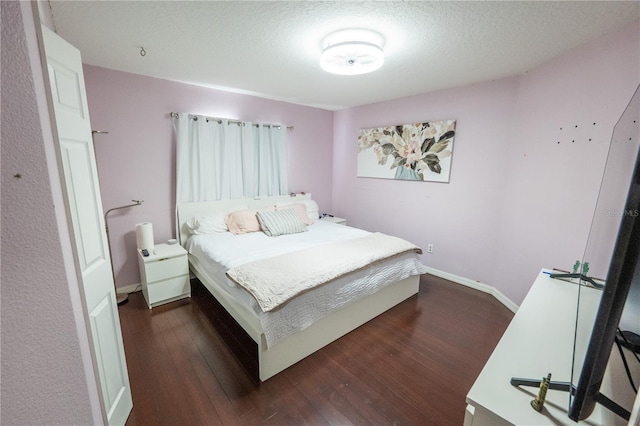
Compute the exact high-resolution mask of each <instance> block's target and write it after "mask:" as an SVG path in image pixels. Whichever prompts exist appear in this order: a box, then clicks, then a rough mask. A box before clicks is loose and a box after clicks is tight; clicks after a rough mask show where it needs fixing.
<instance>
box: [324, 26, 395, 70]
mask: <svg viewBox="0 0 640 426" xmlns="http://www.w3.org/2000/svg"><path fill="white" fill-rule="evenodd" d="M383 45H384V39H383V38H382V36H381V35H380V34H378V33H376V32H373V31H369V30H340V31H336V32H334V33H331V34H329V35H328V36H327V37H325V38H324V39H323V40H322V55H320V67H321V68H322V69H323V70H325V71H327V72H330V73H332V74H339V75H358V74H366V73H368V72H372V71H375V70H377V69H378V68H380V67H381V66H382V64H384V53H383V51H382V46H383Z"/></svg>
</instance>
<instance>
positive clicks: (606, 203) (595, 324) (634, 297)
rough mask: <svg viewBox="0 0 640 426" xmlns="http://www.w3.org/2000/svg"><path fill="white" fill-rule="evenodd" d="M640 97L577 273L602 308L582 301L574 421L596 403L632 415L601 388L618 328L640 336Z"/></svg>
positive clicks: (609, 170) (608, 170) (613, 150)
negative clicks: (598, 298) (601, 284)
mask: <svg viewBox="0 0 640 426" xmlns="http://www.w3.org/2000/svg"><path fill="white" fill-rule="evenodd" d="M639 92H640V88H639V89H638V90H636V92H635V94H634V96H633V97H632V100H631V102H630V103H629V105H628V106H627V108H626V110H625V112H624V113H623V115H622V116H621V118H620V120H619V121H618V123H617V124H616V126H615V128H614V131H613V136H612V140H611V144H610V147H609V153H608V157H607V162H606V166H605V169H604V174H603V178H602V183H601V187H600V192H599V195H598V201H597V204H596V208H595V213H594V217H593V221H592V224H591V229H590V232H589V237H588V240H587V245H586V248H585V252H584V256H583V258H582V260H581V262H580V263H581V264H580V265H579V267H578V268H579V271H580V272H581V273H582V274H583V275H584V276H585V278H586V277H588V278H591V279H588V280H580V284H581V285H579V286H577V288H578V294H579V295H578V297H579V298H586V297H587V296H588V297H591V296H592V295H593V293H594V292H597V293H598V295H599V297H600V302H599V304H598V305H597V306H598V308H597V309H593V305H589V304H588V303H580V299H579V301H578V311H577V313H576V336H575V342H574V357H573V371H572V378H571V385H572V388H573V391H572V392H571V398H570V407H569V417H570V418H571V419H573V420H575V421H578V420H583V419H586V418H587V417H589V415H590V414H591V413H592V411H593V409H594V407H595V405H596V404H597V403H600V404H602V405H604V406H605V407H607V408H608V409H609V410H611V411H613V412H615V413H616V414H617V415H618V416H621V417H623V418H625V417H628V415H629V413H628V409H627V408H624V407H623V406H629V402H628V401H615V400H614V398H613V397H614V395H607V393H608V392H609V389H607V388H606V386H603V378H604V377H605V371H606V369H607V365H608V362H609V360H610V356H611V351H612V349H614V346H613V345H614V342H615V336H616V332H617V330H618V328H620V329H622V330H624V331H629V332H632V333H635V334H640V261H639V258H640V151H639V146H640V138H639V131H638V129H639V123H638V120H639V117H640V93H639ZM594 282H596V283H604V287H600V286H597V288H595V289H594V288H593V285H592V284H593V283H594ZM581 330H582V331H581ZM634 361H635V360H634ZM625 379H626V378H625ZM625 385H628V386H630V387H631V386H632V385H631V384H630V383H628V384H626V383H625ZM632 403H633V399H632V400H631V404H632ZM629 409H630V407H629Z"/></svg>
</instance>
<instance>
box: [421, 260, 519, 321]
mask: <svg viewBox="0 0 640 426" xmlns="http://www.w3.org/2000/svg"><path fill="white" fill-rule="evenodd" d="M427 269H428V273H429V274H431V275H435V276H436V277H440V278H444V279H445V280H449V281H452V282H454V283H456V284H461V285H463V286H466V287H471V288H473V289H476V290H479V291H481V292H483V293H489V294H490V295H492V296H493V297H495V298H496V299H497V300H498V302H500V303H502V304H503V305H504V306H506V307H507V309H509V310H510V311H512V312H514V313H515V312H516V311H517V310H518V305H517V304H515V303H514V302H513V301H512V300H511V299H509V298H508V297H507V296H505V295H504V294H502V293H501V292H500V290H498V289H496V288H495V287H493V286H490V285H488V284H484V283H481V282H478V281H473V280H470V279H469V278H465V277H461V276H458V275H454V274H451V273H449V272H444V271H440V270H438V269H435V268H430V267H428V266H427Z"/></svg>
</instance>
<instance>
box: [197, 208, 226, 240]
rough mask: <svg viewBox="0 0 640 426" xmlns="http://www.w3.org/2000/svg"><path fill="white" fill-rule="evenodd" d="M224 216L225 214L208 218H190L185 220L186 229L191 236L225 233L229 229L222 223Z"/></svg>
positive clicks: (217, 214)
mask: <svg viewBox="0 0 640 426" xmlns="http://www.w3.org/2000/svg"><path fill="white" fill-rule="evenodd" d="M225 216H226V213H216V214H212V215H209V216H198V217H191V218H189V219H187V222H186V225H187V229H188V230H189V233H191V234H192V235H200V234H213V233H215V232H227V231H228V230H229V228H227V224H226V223H225V222H224V217H225Z"/></svg>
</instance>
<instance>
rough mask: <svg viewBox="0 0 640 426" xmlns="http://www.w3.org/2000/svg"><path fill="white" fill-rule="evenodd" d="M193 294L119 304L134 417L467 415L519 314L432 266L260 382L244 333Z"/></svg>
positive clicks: (423, 420)
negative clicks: (386, 304)
mask: <svg viewBox="0 0 640 426" xmlns="http://www.w3.org/2000/svg"><path fill="white" fill-rule="evenodd" d="M192 293H193V294H192V298H191V299H186V300H182V301H178V302H173V303H170V304H167V305H163V306H160V307H157V308H154V309H153V310H149V309H147V307H146V305H145V302H144V299H143V297H142V293H140V292H138V293H133V294H131V295H130V296H129V302H128V303H126V304H124V305H122V306H120V308H119V311H120V321H121V323H122V334H123V338H124V347H125V352H126V356H127V364H128V368H129V379H130V382H131V390H132V394H133V411H132V412H131V415H130V416H129V420H128V421H127V425H129V426H133V425H179V424H180V425H186V424H193V425H218V424H220V425H238V424H272V425H302V424H309V425H349V424H354V425H365V424H372V425H384V424H405V425H462V423H463V419H464V411H465V395H466V394H467V392H468V390H469V389H470V388H471V385H472V384H473V382H474V380H475V377H476V376H477V375H478V374H479V373H480V370H481V369H482V367H483V365H484V363H485V362H486V360H487V359H488V358H489V355H490V354H491V352H492V351H493V348H494V347H495V345H496V344H497V342H498V340H499V339H500V337H501V335H502V333H503V332H504V330H505V329H506V327H507V325H508V323H509V321H510V320H511V318H512V317H513V313H512V312H511V311H509V310H508V309H507V308H505V307H504V306H503V305H501V304H500V303H499V302H498V301H496V300H495V299H494V298H493V297H492V296H490V295H487V294H484V293H481V292H478V291H475V290H472V289H469V288H466V287H463V286H460V285H458V284H453V283H450V282H448V281H446V280H443V279H440V278H437V277H433V276H430V275H425V276H423V277H422V279H421V282H420V292H419V294H418V295H417V296H413V297H412V298H410V299H409V300H406V301H405V302H403V303H401V304H400V305H398V306H396V307H394V308H393V309H391V310H390V311H388V312H386V313H384V314H382V315H380V316H379V317H377V318H375V319H373V320H372V321H370V322H368V323H367V324H365V325H363V326H362V327H360V328H358V329H356V330H354V331H353V332H351V333H349V334H348V335H347V336H345V337H343V338H341V339H339V340H338V341H336V342H334V343H332V344H330V345H329V346H326V347H325V348H323V349H321V350H320V351H318V352H316V353H315V354H313V355H311V356H309V357H307V358H305V359H304V360H302V361H300V362H299V363H297V364H296V365H294V366H293V367H291V368H289V369H287V370H285V371H283V372H282V373H280V374H278V375H276V376H275V377H273V378H271V379H269V380H267V381H266V382H264V383H259V382H258V381H257V380H256V379H254V378H253V374H252V371H254V370H255V366H251V365H250V362H247V361H246V358H247V356H246V354H245V353H244V352H243V351H242V349H240V346H242V345H243V344H244V340H245V337H244V336H242V333H241V332H239V331H237V330H234V329H233V327H232V328H229V326H228V325H225V324H224V323H226V322H227V321H223V317H224V316H225V313H224V311H223V310H222V308H221V307H220V306H219V305H218V304H217V302H215V300H214V299H213V298H212V296H211V295H210V294H209V293H208V292H207V291H206V290H205V289H204V287H202V285H201V284H200V283H199V282H197V281H195V280H194V281H193V282H192ZM230 348H234V349H233V350H231V349H230ZM238 354H240V355H239V356H236V355H238ZM241 361H242V362H241Z"/></svg>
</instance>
